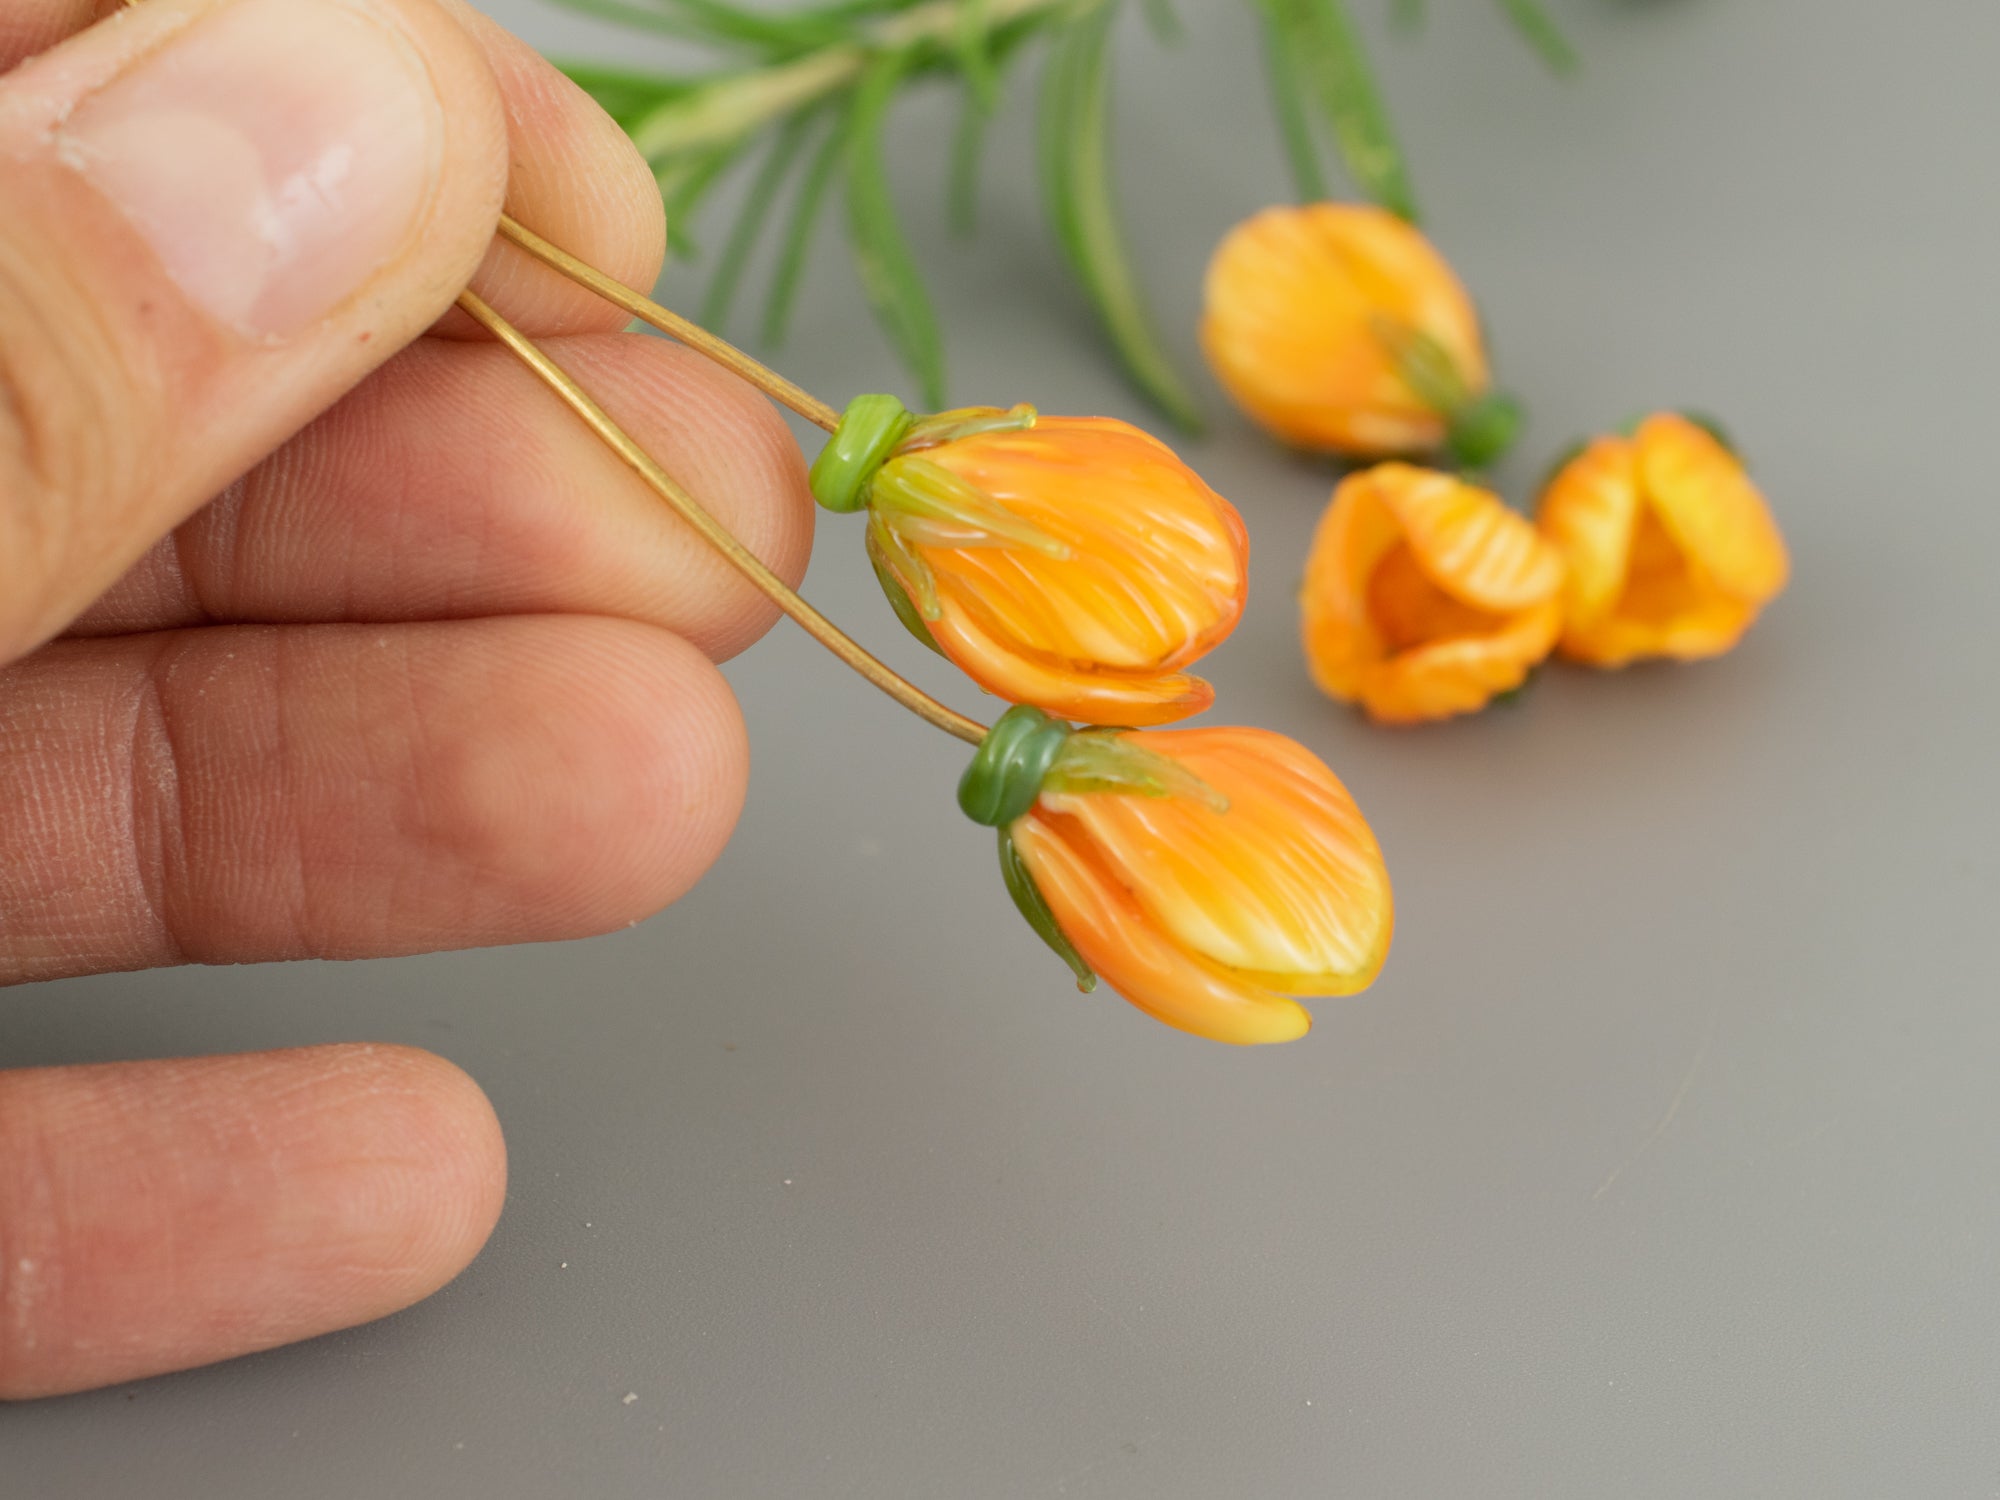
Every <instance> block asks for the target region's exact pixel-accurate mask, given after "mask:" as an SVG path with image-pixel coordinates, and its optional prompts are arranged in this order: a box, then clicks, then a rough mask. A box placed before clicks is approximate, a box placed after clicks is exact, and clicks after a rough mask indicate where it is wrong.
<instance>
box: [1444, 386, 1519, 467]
mask: <svg viewBox="0 0 2000 1500" xmlns="http://www.w3.org/2000/svg"><path fill="white" fill-rule="evenodd" d="M1526 420H1527V412H1526V410H1525V409H1524V408H1523V407H1522V405H1521V403H1520V402H1519V401H1517V400H1515V399H1514V398H1513V397H1512V396H1510V395H1508V394H1507V393H1506V392H1505V391H1489V392H1487V393H1486V394H1485V395H1484V396H1481V397H1480V398H1479V399H1478V400H1477V401H1469V402H1467V403H1466V404H1465V405H1464V406H1461V407H1459V408H1458V410H1456V411H1454V412H1452V413H1451V414H1450V423H1451V425H1450V426H1449V427H1448V428H1447V429H1446V430H1445V438H1444V445H1445V449H1446V451H1448V452H1449V453H1450V454H1451V456H1452V459H1453V461H1454V462H1456V463H1457V464H1458V465H1459V467H1460V468H1464V469H1483V468H1485V467H1486V466H1487V465H1488V464H1490V463H1492V462H1493V461H1494V460H1495V459H1497V458H1499V457H1500V455H1501V454H1503V453H1505V452H1506V451H1507V450H1508V449H1509V448H1511V447H1513V446H1514V439H1515V438H1517V437H1519V436H1520V435H1521V426H1522V424H1523V423H1524V422H1525V421H1526Z"/></svg>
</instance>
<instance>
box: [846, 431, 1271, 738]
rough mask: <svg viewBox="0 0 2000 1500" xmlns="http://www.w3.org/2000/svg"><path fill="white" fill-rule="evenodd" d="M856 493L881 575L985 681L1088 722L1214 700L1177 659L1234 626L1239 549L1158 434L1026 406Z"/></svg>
mask: <svg viewBox="0 0 2000 1500" xmlns="http://www.w3.org/2000/svg"><path fill="white" fill-rule="evenodd" d="M950 415H953V414H947V416H950ZM940 420H942V419H940ZM870 489H871V495H870V499H869V500H868V508H869V549H870V553H871V555H872V556H873V557H874V558H875V560H876V564H877V567H878V568H879V569H880V570H881V571H882V573H883V575H884V583H885V586H888V587H891V588H892V589H896V590H900V591H901V593H902V594H903V595H904V596H905V597H906V598H907V599H908V601H909V603H910V605H911V607H912V609H913V610H914V612H915V614H916V615H917V616H919V617H920V618H921V626H922V629H923V631H924V632H926V633H927V634H928V636H929V638H930V639H931V641H932V642H933V643H934V644H935V645H936V646H937V647H938V649H939V650H940V651H942V652H943V653H944V655H945V656H947V657H949V658H950V659H951V661H952V662H953V663H955V664H956V665H957V666H958V667H959V668H960V669H961V670H963V671H964V672H965V674H966V675H967V676H969V677H970V678H972V680H973V681H974V682H976V683H978V684H979V685H980V686H981V687H983V688H985V689H986V690H987V691H988V692H990V693H995V694H998V695H999V696H1000V697H1002V698H1005V699H1007V700H1009V701H1010V702H1014V703H1032V704H1034V705H1036V706H1037V707H1039V708H1043V709H1046V710H1047V711H1048V712H1049V713H1051V714H1054V715H1056V716H1057V717H1060V718H1065V719H1076V720H1080V721H1083V722H1085V723H1091V724H1129V725H1148V724H1164V723H1169V722H1171V721H1173V720H1175V719H1183V718H1186V717H1187V716H1188V715H1190V714H1195V713H1199V712H1201V710H1203V709H1204V708H1207V707H1208V705H1209V704H1210V703H1211V702H1213V701H1214V697H1215V690H1214V689H1213V688H1211V687H1210V686H1209V684H1208V683H1207V682H1205V681H1203V680H1202V679H1201V678H1199V677H1194V676H1191V675H1189V674H1188V673H1187V672H1186V671H1184V670H1183V668H1185V667H1187V666H1188V665H1189V664H1190V663H1192V662H1194V661H1195V660H1196V659H1198V658H1199V657H1201V656H1203V655H1205V654H1206V653H1207V652H1209V651H1210V650H1212V649H1214V647H1215V646H1217V645H1218V644H1220V643H1221V641H1222V640H1223V638H1224V637H1226V636H1227V635H1228V634H1229V633H1230V631H1232V630H1233V629H1235V628H1236V622H1237V620H1238V618H1239V617H1240V616H1241V615H1242V613H1243V602H1244V598H1245V595H1246V593H1247V591H1248V587H1249V582H1248V565H1249V553H1250V543H1249V538H1248V536H1247V534H1246V533H1245V531H1244V528H1243V520H1242V518H1241V517H1240V516H1239V515H1238V514H1237V513H1236V508H1235V507H1234V506H1232V505H1231V504H1230V503H1229V502H1228V501H1227V500H1224V499H1223V498H1222V497H1221V496H1220V495H1218V494H1216V493H1215V491H1214V490H1212V489H1210V488H1209V487H1208V486H1207V485H1206V484H1204V483H1203V482H1202V480H1201V477H1200V476H1199V475H1198V474H1196V473H1195V472H1194V471H1193V470H1192V469H1190V468H1189V467H1188V466H1187V465H1186V464H1184V463H1182V462H1181V460H1180V459H1179V458H1178V457H1176V456H1175V454H1174V452H1173V450H1172V449H1171V448H1168V447H1167V446H1166V445H1165V444H1164V443H1162V442H1160V441H1158V440H1157V439H1155V438H1153V437H1150V436H1148V435H1147V434H1146V433H1144V432H1141V431H1140V430H1139V429H1138V428H1136V427H1133V426H1130V425H1129V424H1127V423H1124V422H1118V421H1113V420H1111V419H1109V418H1105V417H1041V418H1037V419H1034V421H1033V425H1031V426H1016V427H1014V428H1011V429H1010V428H1005V427H996V428H992V429H989V430H984V431H975V432H973V433H971V434H970V435H967V436H961V437H953V438H950V439H948V440H946V441H942V442H938V443H936V444H934V445H930V446H915V447H910V448H906V449H904V450H902V451H899V452H897V453H896V454H895V455H894V456H892V457H890V458H889V459H888V460H887V461H886V462H885V463H883V464H882V466H881V468H880V469H879V471H877V473H876V474H875V475H874V478H873V480H872V482H871V486H870ZM892 597H893V595H892ZM905 618H906V619H909V616H908V615H907V614H906V616H905ZM911 623H912V626H913V628H915V626H916V624H917V622H916V621H915V620H912V621H911Z"/></svg>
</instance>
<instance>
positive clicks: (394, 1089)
mask: <svg viewBox="0 0 2000 1500" xmlns="http://www.w3.org/2000/svg"><path fill="white" fill-rule="evenodd" d="M310 1050H311V1051H312V1052H314V1053H317V1054H320V1056H319V1057H316V1058H314V1059H312V1060H313V1061H315V1062H320V1061H323V1062H324V1064H325V1068H326V1075H325V1078H326V1081H325V1087H326V1088H327V1089H328V1090H329V1094H330V1097H332V1102H333V1103H334V1105H335V1106H336V1107H337V1106H338V1103H339V1101H338V1098H337V1097H333V1096H337V1095H338V1094H339V1093H340V1092H341V1091H343V1090H351V1091H352V1092H353V1093H354V1094H355V1095H356V1096H363V1095H365V1096H366V1098H367V1099H368V1104H367V1107H366V1109H365V1112H359V1111H358V1112H356V1114H355V1115H354V1117H353V1134H352V1137H351V1141H352V1145H353V1148H354V1155H355V1158H356V1160H357V1162H359V1163H361V1165H360V1166H359V1168H358V1169H357V1170H356V1171H355V1172H354V1173H353V1174H352V1176H351V1177H347V1178H345V1179H343V1180H341V1181H340V1182H339V1183H338V1184H337V1188H338V1191H339V1192H340V1193H341V1194H342V1196H343V1198H344V1201H343V1202H341V1203H340V1204H339V1205H338V1206H337V1208H336V1207H335V1206H334V1205H332V1204H329V1208H330V1209H331V1210H333V1211H332V1213H331V1214H330V1216H331V1217H335V1218H337V1219H340V1220H344V1221H345V1222H346V1223H348V1224H349V1225H351V1226H352V1229H353V1234H354V1240H355V1244H356V1247H357V1249H359V1250H361V1252H362V1257H361V1258H360V1259H359V1260H357V1261H356V1262H355V1264H356V1266H357V1268H366V1267H368V1266H370V1265H372V1267H373V1269H374V1270H375V1272H376V1273H377V1274H378V1275H379V1276H380V1278H381V1284H380V1288H379V1292H380V1296H381V1299H382V1308H381V1313H380V1314H368V1315H367V1316H380V1315H382V1314H386V1313H390V1312H394V1311H396V1310H397V1309H398V1308H402V1307H407V1306H409V1305H410V1304H412V1303H415V1302H419V1301H421V1300H422V1299H424V1298H425V1297H428V1296H429V1295H430V1294H431V1293H432V1292H435V1291H437V1290H438V1289H439V1288H440V1287H442V1286H444V1285H445V1284H446V1283H447V1282H449V1281H451V1280H452V1279H453V1278H454V1277H456V1276H457V1275H458V1273H459V1272H460V1271H463V1270H464V1269H465V1268H466V1267H467V1266H468V1265H470V1264H471V1263H472V1261H473V1258H474V1257H475V1256H477V1255H478V1254H479V1252H480V1250H481V1249H483V1248H484V1247H485V1244H486V1241H487V1240H488V1239H489V1238H490V1237H491V1236H492V1234H493V1228H494V1226H495V1225H496V1224H497V1223H498V1222H499V1219H500V1209H501V1205H502V1204H503V1203H504V1202H505V1200H506V1196H507V1145H506V1140H505V1138H504V1137H503V1135H502V1133H501V1129H500V1117H499V1116H498V1115H497V1114H496V1113H495V1112H494V1109H493V1104H492V1101H490V1100H489V1099H488V1098H487V1097H486V1091H485V1090H484V1089H482V1088H480V1086H479V1085H478V1083H477V1082H475V1081H474V1080H473V1078H472V1075H471V1074H469V1073H467V1072H466V1071H465V1070H464V1069H463V1068H461V1067H459V1066H458V1065H457V1064H456V1063H454V1062H451V1061H450V1060H448V1059H446V1058H443V1057H440V1056H438V1054H436V1053H435V1052H427V1051H425V1050H423V1049H422V1048H420V1047H408V1046H399V1045H390V1044H374V1043H355V1044H342V1045H335V1046H330V1047H323V1048H314V1049H310ZM278 1055H279V1056H281V1057H286V1056H289V1057H296V1056H298V1054H296V1053H294V1054H278Z"/></svg>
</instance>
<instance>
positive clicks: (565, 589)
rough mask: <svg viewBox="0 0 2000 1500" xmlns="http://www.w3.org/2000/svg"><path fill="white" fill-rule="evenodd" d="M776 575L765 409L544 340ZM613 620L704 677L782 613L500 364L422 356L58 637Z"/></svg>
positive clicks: (449, 354) (620, 356)
mask: <svg viewBox="0 0 2000 1500" xmlns="http://www.w3.org/2000/svg"><path fill="white" fill-rule="evenodd" d="M546 347H547V348H548V349H549V352H550V353H551V354H552V355H553V356H554V357H555V359H556V360H557V362H558V363H560V364H561V365H563V367H564V368H566V369H568V370H570V371H571V372H572V373H573V374H574V375H575V376H576V378H577V379H578V380H579V381H580V382H581V383H582V384H583V386H584V388H585V389H586V390H589V391H590V392H591V393H592V394H593V395H594V396H595V397H596V398H597V399H598V401H599V402H600V403H602V404H603V406H604V407H605V409H606V410H607V411H609V412H610V413H611V415H612V416H613V417H614V418H615V419H616V420H617V421H618V422H619V423H620V425H622V426H624V427H625V429H626V430H627V431H628V432H630V433H631V434H632V435H633V437H634V438H636V439H637V440H638V442H639V443H640V444H641V446H643V447H644V448H645V449H646V450H647V451H648V452H650V453H651V454H652V455H653V456H654V457H655V458H657V459H658V460H659V461H660V463H661V464H663V465H664V466H665V467H666V469H667V470H668V472H669V473H671V474H673V475H674V476H675V477H676V478H677V479H679V480H680V481H681V483H682V484H684V485H685V486H686V487H687V488H688V489H689V490H690V491H691V492H692V493H693V494H694V495H695V497H696V498H697V499H699V500H700V501H701V502H702V504H703V505H705V506H707V507H708V508H709V510H711V511H712V512H713V513H714V514H715V516H716V517H717V519H718V520H720V521H721V522H722V524H723V525H724V526H726V527H728V528H729V530H730V531H731V532H733V533H734V534H735V535H736V536H737V537H738V538H740V539H741V540H742V542H743V543H744V545H745V546H747V547H749V548H750V550H751V551H752V552H754V553H756V554H757V556H758V557H760V558H761V559H763V561H764V562H765V563H766V564H767V565H769V566H770V567H771V568H772V569H773V570H774V571H775V572H777V573H778V575H779V576H780V577H782V578H784V579H786V580H787V581H789V582H793V583H796V582H797V581H798V579H799V578H800V577H802V576H803V575H804V572H805V565H806V559H807V556H808V554H809V553H810V551H811V546H812V525H813V505H812V498H811V494H810V491H809V490H808V489H807V487H806V471H805V461H804V459H803V458H802V457H801V456H800V453H799V450H798V447H797V445H796V444H795V443H794V441H793V440H792V436H791V433H790V431H789V430H788V429H787V428H786V426H785V424H784V421H783V419H782V418H780V417H779V416H778V414H777V412H776V411H775V410H773V408H772V407H771V406H770V404H769V403H768V402H766V401H765V400H764V399H763V398H762V397H761V396H759V395H758V394H757V393H756V392H754V391H752V390H751V389H750V388H749V387H748V386H746V385H744V384H742V383H741V382H740V381H738V380H737V379H736V378H735V377H733V376H730V375H727V374H725V373H723V372H722V371H720V370H718V369H717V368H716V367H715V366H713V365H711V364H709V363H708V362H707V361H706V360H704V359H703V358H701V356H699V355H696V354H693V353H691V352H690V351H688V350H686V349H683V348H681V347H679V346H678V345H675V344H670V343H668V342H666V341H664V340H662V339H656V338H651V337H642V336H639V335H632V334H595V335H587V336H581V337H575V338H557V339H550V340H547V341H546ZM511 613H589V614H609V615H620V616H624V617H627V618H630V619H634V620H640V621H643V622H645V623H648V624H653V625H658V626H661V627H663V628H665V629H667V630H671V631H673V632H674V633H676V634H678V635H682V636H685V637H686V638H687V639H689V640H690V641H692V642H693V643H694V644H695V645H697V646H699V647H700V648H701V649H702V650H703V651H705V652H706V653H708V655H710V656H711V657H713V658H714V659H716V660H722V659H723V658H725V657H727V656H730V655H733V654H734V653H735V652H737V651H740V650H742V649H743V648H744V647H745V646H747V645H749V644H750V642H751V641H753V640H755V639H756V638H757V637H758V636H759V635H761V634H762V633H763V632H764V630H766V629H767V628H769V626H770V624H771V621H772V620H773V619H774V618H775V610H774V609H773V608H772V606H770V605H769V604H768V603H767V602H766V601H765V600H764V599H763V598H762V596H761V595H759V594H758V593H757V592H756V591H755V590H754V589H753V588H752V587H751V586H750V585H749V584H748V583H746V582H745V581H744V580H743V579H741V578H740V577H739V576H737V574H736V573H735V571H734V570H733V569H732V568H731V567H730V566H729V564H728V563H726V562H725V561H723V559H722V558H721V557H720V556H718V555H717V554H716V553H715V552H713V551H712V550H711V549H710V548H709V546H708V544H707V543H705V542H704V541H702V540H701V538H700V537H698V536H697V535H696V534H695V533H694V531H693V530H692V528H690V527H689V526H688V525H687V524H686V523H685V522H683V521H682V520H681V519H680V518H679V517H678V516H676V515H674V514H673V513H672V512H671V511H669V510H668V509H667V507H666V506H665V505H664V504H663V503H662V502H661V501H660V500H659V499H658V498H657V497H655V496H654V495H653V493H652V492H651V491H650V490H648V489H646V488H645V487H644V486H643V485H642V484H641V483H640V482H639V480H638V478H637V477H636V476H635V475H633V474H632V472H631V471H630V470H629V469H627V468H626V467H625V466H624V465H623V464H622V463H621V462H619V460H618V459H616V458H615V457H613V456H612V454H611V453H610V452H609V451H608V450H607V449H606V448H605V447H604V446H603V444H602V443H601V442H599V441H598V439H597V438H596V437H595V436H593V435H592V434H591V432H590V430H589V429H588V428H586V427H585V426H584V425H583V423H582V422H580V421H579V420H578V419H577V418H576V417H575V416H574V415H573V414H572V413H571V412H570V411H568V410H567V409H566V408H564V407H563V406H561V405H559V404H558V403H557V402H556V401H555V400H554V399H553V398H552V397H551V395H550V394H549V392H548V391H546V390H545V389H544V388H543V387H542V386H541V384H540V383H539V382H538V381H537V380H536V379H535V377H534V376H533V375H531V374H530V373H529V372H528V371H527V370H525V369H524V368H522V367H521V366H520V365H519V364H518V363H517V362H516V361H515V359H514V357H513V355H511V354H510V353H508V352H507V351H506V350H505V349H502V348H500V347H499V346H497V345H494V344H482V343H460V342H455V341H448V340H429V339H427V340H423V341H421V342H419V343H417V344H415V345H413V346H412V347H411V348H409V349H407V350H405V351H404V352H403V353H402V354H400V355H398V356H397V357H396V358H395V359H393V360H391V361H390V362H389V363H388V364H387V365H385V366H384V367H383V368H382V369H381V370H380V371H378V372H377V373H376V375H375V376H374V377H373V378H371V379H370V380H368V381H367V382H366V383H365V384H364V385H362V386H361V387H359V388H358V389H357V390H355V391H354V392H353V393H351V394H350V395H349V396H348V397H347V398H346V400H344V401H342V402H341V403H340V404H339V405H338V406H336V407H334V408H333V409H332V410H331V411H329V412H327V413H326V414H325V415H324V416H322V417H321V418H320V419H319V420H318V421H316V422H315V423H313V425H312V426H310V427H308V428H307V429H306V430H305V431H304V432H302V433H300V434H299V435H298V436H297V437H296V438H294V439H293V440H292V441H291V442H289V443H287V444H286V445H285V446H284V447H283V448H281V449H279V450H278V452H277V453H275V454H274V455H272V457H271V458H269V459H268V460H266V461H265V462H264V463H262V464H260V465H259V466H258V467H257V468H255V469H253V470H252V471H251V472H250V473H249V474H248V475H247V476H245V477H244V478H243V479H242V480H239V481H238V482H237V483H236V484H234V485H232V486H230V488H229V489H228V490H227V491H226V492H225V493H224V494H223V495H222V496H221V497H220V498H219V499H218V500H216V502H215V503H214V504H212V505H210V506H208V507H207V508H206V509H204V510H203V511H201V512H199V513H198V514H196V515H195V516H194V517H193V519H191V520H189V521H188V522H187V523H186V524H184V525H183V526H182V527H181V528H180V529H179V530H178V531H177V532H175V533H174V534H173V535H171V536H169V537H167V538H165V539H164V540H163V541H162V542H161V543H160V544H159V545H158V546H156V547H155V548H154V549H153V550H152V551H151V552H150V553H148V554H147V555H146V556H145V557H144V558H143V559H142V560H141V561H140V563H139V564H138V566H136V567H135V568H133V569H132V571H131V572H130V573H128V574H127V575H126V576H125V577H124V578H123V579H121V580H120V581H119V582H118V583H117V584H116V585H114V586H113V587H112V589H111V590H110V591H109V592H108V593H107V594H105V595H104V596H103V597H102V598H101V599H99V600H98V601H97V603H96V604H94V605H93V606H92V607H91V608H90V609H89V610H88V611H86V612H85V613H84V615H83V616H82V617H81V618H80V619H79V620H77V622H76V623H75V625H74V626H73V627H72V630H71V632H70V633H71V634H74V635H110V634H122V633H126V632H131V631H140V630H161V629H169V628H182V627H187V626H193V625H201V624H210V623H230V624H243V623H256V622H268V623H281V622H305V623H321V622H335V621H357V622H372V623H387V622H395V621H410V620H433V619H464V618H472V617H477V616H485V615H494V614H511Z"/></svg>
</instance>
